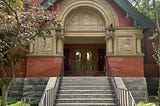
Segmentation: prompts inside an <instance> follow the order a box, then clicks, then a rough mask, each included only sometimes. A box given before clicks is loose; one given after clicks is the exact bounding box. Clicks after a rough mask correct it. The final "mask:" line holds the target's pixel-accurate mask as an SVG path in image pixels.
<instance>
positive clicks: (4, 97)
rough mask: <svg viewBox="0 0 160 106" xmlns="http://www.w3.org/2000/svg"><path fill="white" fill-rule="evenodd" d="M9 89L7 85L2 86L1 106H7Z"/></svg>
mask: <svg viewBox="0 0 160 106" xmlns="http://www.w3.org/2000/svg"><path fill="white" fill-rule="evenodd" d="M8 88H9V87H8V86H7V85H4V86H2V87H1V90H2V101H1V106H7V97H8V91H9V89H8Z"/></svg>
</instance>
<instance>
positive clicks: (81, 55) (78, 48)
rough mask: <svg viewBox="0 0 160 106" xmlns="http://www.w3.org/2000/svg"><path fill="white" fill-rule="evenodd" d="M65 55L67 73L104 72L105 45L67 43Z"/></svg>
mask: <svg viewBox="0 0 160 106" xmlns="http://www.w3.org/2000/svg"><path fill="white" fill-rule="evenodd" d="M64 56H65V59H64V74H65V75H70V76H71V75H78V76H94V75H98V73H101V74H102V73H103V72H104V65H105V64H104V63H105V59H104V57H105V46H104V45H100V44H99V45H98V44H97V45H94V44H83V45H82V44H81V45H80V44H74V45H71V44H66V45H65V49H64Z"/></svg>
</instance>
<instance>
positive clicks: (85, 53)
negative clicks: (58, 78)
mask: <svg viewBox="0 0 160 106" xmlns="http://www.w3.org/2000/svg"><path fill="white" fill-rule="evenodd" d="M103 20H104V19H103V18H102V16H101V14H100V13H99V12H98V11H96V10H95V9H93V8H89V7H78V8H76V9H74V10H73V11H71V12H70V13H69V15H68V16H67V18H66V21H65V24H64V29H65V30H64V31H65V35H64V37H65V40H64V56H65V59H64V75H80V76H81V75H82V76H86V75H87V76H88V75H89V76H90V75H91V76H93V75H94V76H95V75H105V68H104V67H105V54H106V53H105V52H106V49H105V48H106V47H105V45H106V44H105V37H104V36H105V24H104V21H103Z"/></svg>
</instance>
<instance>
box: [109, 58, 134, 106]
mask: <svg viewBox="0 0 160 106" xmlns="http://www.w3.org/2000/svg"><path fill="white" fill-rule="evenodd" d="M107 69H108V76H109V78H110V81H111V83H112V85H113V88H114V90H115V92H116V95H117V100H118V105H119V106H136V103H135V100H134V98H133V96H132V94H131V92H130V91H129V90H127V89H123V88H119V87H118V86H117V84H116V81H115V78H114V76H113V74H112V71H111V68H110V65H109V61H108V59H107Z"/></svg>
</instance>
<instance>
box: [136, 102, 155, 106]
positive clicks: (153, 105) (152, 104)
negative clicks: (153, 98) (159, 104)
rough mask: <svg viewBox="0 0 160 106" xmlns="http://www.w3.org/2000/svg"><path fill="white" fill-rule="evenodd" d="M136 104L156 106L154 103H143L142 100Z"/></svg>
mask: <svg viewBox="0 0 160 106" xmlns="http://www.w3.org/2000/svg"><path fill="white" fill-rule="evenodd" d="M137 106H156V105H155V104H154V103H143V102H139V103H138V104H137Z"/></svg>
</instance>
